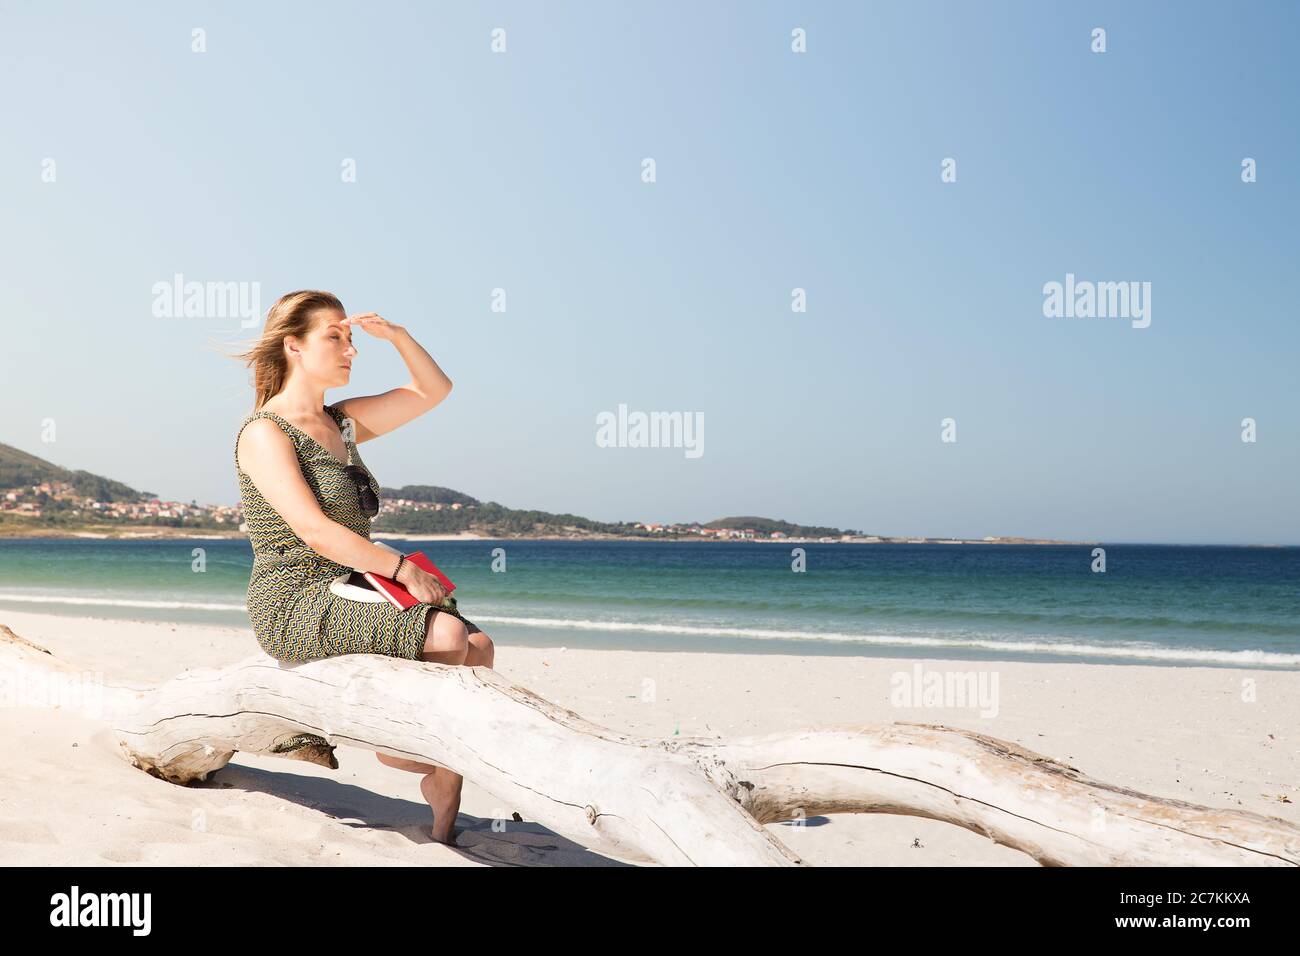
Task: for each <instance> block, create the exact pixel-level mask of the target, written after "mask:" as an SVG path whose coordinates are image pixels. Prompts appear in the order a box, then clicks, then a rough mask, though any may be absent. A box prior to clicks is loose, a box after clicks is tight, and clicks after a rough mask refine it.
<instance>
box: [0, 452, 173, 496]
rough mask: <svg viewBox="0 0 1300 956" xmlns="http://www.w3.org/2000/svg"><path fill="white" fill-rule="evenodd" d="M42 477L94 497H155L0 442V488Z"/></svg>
mask: <svg viewBox="0 0 1300 956" xmlns="http://www.w3.org/2000/svg"><path fill="white" fill-rule="evenodd" d="M45 481H66V482H68V483H69V484H70V485H72V487H73V489H74V490H75V491H76V492H77V494H79V495H85V496H86V497H89V498H94V499H96V500H97V501H104V502H109V501H141V500H147V499H149V498H152V497H155V496H154V495H153V493H152V492H148V491H136V490H135V489H134V488H132V487H130V486H129V485H124V484H122V482H120V481H113V480H112V479H110V478H104V477H103V476H101V475H95V474H92V473H91V472H88V471H82V470H80V469H78V470H77V471H72V470H69V469H67V468H63V467H61V466H59V465H55V464H52V463H51V462H48V461H46V460H45V459H44V458H37V457H36V456H35V455H32V454H28V453H27V452H25V451H22V450H21V449H18V448H14V447H13V446H12V445H6V444H4V443H3V442H0V489H4V488H17V487H20V486H23V485H39V484H41V483H42V482H45Z"/></svg>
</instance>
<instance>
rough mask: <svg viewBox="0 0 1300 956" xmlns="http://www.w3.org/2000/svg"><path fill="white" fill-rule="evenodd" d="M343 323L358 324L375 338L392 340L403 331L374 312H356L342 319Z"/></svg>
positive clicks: (400, 327)
mask: <svg viewBox="0 0 1300 956" xmlns="http://www.w3.org/2000/svg"><path fill="white" fill-rule="evenodd" d="M343 324H344V325H359V326H361V327H362V328H363V329H365V330H366V331H367V332H369V333H370V334H371V335H373V336H374V337H375V338H377V339H384V340H385V341H387V342H391V341H393V339H395V338H397V336H398V334H399V333H400V332H402V331H403V329H402V326H400V325H393V323H391V322H389V321H388V320H387V319H385V318H384V317H383V316H381V315H379V314H378V313H376V312H358V313H357V314H356V315H349V316H348V317H347V318H346V319H344V320H343Z"/></svg>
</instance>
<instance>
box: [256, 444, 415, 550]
mask: <svg viewBox="0 0 1300 956" xmlns="http://www.w3.org/2000/svg"><path fill="white" fill-rule="evenodd" d="M236 457H237V463H238V465H239V469H240V471H242V472H244V474H246V475H248V477H249V478H250V479H251V480H252V482H253V484H254V485H255V486H256V487H257V490H258V491H259V492H261V494H262V497H263V498H265V499H266V503H267V504H269V505H270V506H271V507H272V508H274V509H275V510H276V511H277V512H278V513H279V515H280V517H282V518H284V520H285V522H286V523H287V524H288V525H289V527H290V528H291V529H292V530H293V533H294V534H296V535H297V536H298V537H299V538H301V539H302V540H303V542H304V543H305V544H306V545H307V547H309V548H311V549H312V550H313V551H315V552H316V553H317V554H319V555H321V556H322V557H325V558H328V559H329V560H331V561H337V562H338V563H339V564H341V565H343V566H344V567H348V568H356V569H357V570H359V571H373V572H375V573H376V574H382V575H385V576H387V575H390V574H392V573H393V567H394V566H395V565H396V564H397V559H396V558H395V557H394V556H393V553H392V552H391V551H388V550H386V549H384V548H381V547H379V545H377V544H372V543H371V542H370V541H369V540H367V539H366V538H363V537H362V536H361V535H359V534H357V533H356V532H355V531H352V530H351V529H350V528H346V527H344V526H343V525H341V524H339V523H338V522H337V521H334V520H332V519H331V518H330V517H329V516H328V515H326V514H325V512H324V511H322V510H321V507H320V502H318V501H317V500H316V496H315V495H314V494H313V493H312V490H311V488H310V487H308V485H307V482H306V480H305V479H304V478H303V476H302V469H301V468H300V467H299V465H298V454H297V452H296V451H295V449H294V447H293V442H292V441H290V440H289V436H288V435H286V434H285V433H284V432H283V431H282V430H281V429H280V427H279V426H278V425H276V424H275V422H273V421H270V420H269V419H266V418H258V419H255V420H254V421H251V422H249V423H248V424H247V425H245V426H244V430H243V431H242V432H241V433H240V435H239V446H238V451H237V453H236Z"/></svg>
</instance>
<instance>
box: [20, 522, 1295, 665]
mask: <svg viewBox="0 0 1300 956" xmlns="http://www.w3.org/2000/svg"><path fill="white" fill-rule="evenodd" d="M377 537H378V536H377ZM388 543H391V544H393V545H394V546H396V547H400V548H402V549H403V550H406V551H413V550H416V549H417V548H418V549H422V550H424V551H425V552H426V553H427V554H429V555H430V556H431V557H432V558H433V560H434V561H435V562H436V563H437V564H438V565H439V567H441V568H442V569H443V570H444V571H446V572H447V574H448V575H449V576H450V577H451V579H452V580H453V581H455V582H456V584H457V591H456V596H457V599H458V601H459V603H460V607H461V610H462V611H463V612H464V613H465V614H466V616H467V617H469V618H470V619H471V620H473V621H475V622H476V623H477V624H479V625H480V626H482V627H483V629H484V630H486V631H488V632H489V633H491V634H492V636H493V637H494V638H495V639H496V641H497V643H498V644H501V645H509V644H529V645H535V646H547V647H554V646H568V647H613V648H628V649H640V650H708V651H723V652H728V651H742V652H747V653H754V652H778V653H799V654H858V655H870V656H880V657H903V656H907V657H917V656H920V657H933V658H937V657H943V658H957V659H1016V660H1067V659H1068V660H1087V661H1096V662H1108V663H1141V664H1152V663H1166V664H1180V665H1186V664H1209V665H1238V666H1252V667H1257V666H1269V667H1287V668H1294V667H1297V666H1300V590H1297V584H1298V583H1300V548H1231V547H1180V546H1153V545H1109V546H1107V547H1106V562H1107V570H1106V572H1105V573H1093V572H1092V571H1091V570H1090V567H1091V564H1092V554H1091V552H1092V547H1091V546H1086V545H1079V546H1072V545H1061V546H1056V545H1051V546H1043V545H1023V546H1021V545H855V544H804V545H800V546H799V547H802V548H803V549H804V551H805V552H806V555H807V570H806V571H804V572H802V573H796V572H793V571H792V570H791V561H792V558H791V550H792V546H791V545H790V544H776V543H759V542H735V543H717V542H710V543H704V542H698V543H695V542H692V543H670V542H623V541H600V542H585V541H486V540H485V541H454V542H448V541H428V542H418V541H395V540H394V541H390V542H388ZM495 548H503V549H504V550H505V568H506V569H505V571H504V572H494V571H493V570H492V567H491V566H492V561H493V549H495ZM195 549H202V559H203V560H202V564H201V565H200V564H199V563H198V561H197V559H196V557H195V554H194V552H195ZM200 566H201V568H202V569H201V570H200V569H199V568H200ZM251 566H252V551H251V549H250V547H249V544H248V542H247V541H244V540H210V539H173V540H168V541H160V540H135V541H108V540H96V539H81V538H73V539H25V540H20V539H10V540H3V541H0V621H3V610H4V609H6V608H9V609H14V610H22V611H29V612H48V613H59V614H73V615H84V616H94V617H117V618H132V619H145V620H170V621H186V622H189V621H197V622H204V623H217V624H226V625H236V626H241V627H246V626H248V621H247V617H246V615H245V611H244V592H245V588H246V587H247V585H248V575H249V571H250V568H251ZM250 640H251V637H250Z"/></svg>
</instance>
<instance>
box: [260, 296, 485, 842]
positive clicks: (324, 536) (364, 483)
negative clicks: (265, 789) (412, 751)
mask: <svg viewBox="0 0 1300 956" xmlns="http://www.w3.org/2000/svg"><path fill="white" fill-rule="evenodd" d="M357 327H360V328H361V329H363V330H364V331H365V332H367V333H368V334H369V335H372V336H374V337H375V338H377V339H382V340H383V341H385V342H391V343H392V344H393V346H394V347H395V348H396V349H397V351H398V354H400V355H401V356H402V359H403V360H404V361H405V362H406V367H407V368H408V369H410V372H411V381H410V382H408V383H407V384H405V385H402V386H399V387H398V388H394V389H391V390H389V391H387V392H384V393H383V394H380V395H366V396H362V397H357V398H348V399H343V400H342V401H338V402H335V403H334V404H333V405H329V406H327V405H325V404H324V395H325V390H326V389H329V388H338V387H341V386H344V385H346V384H347V383H348V379H349V377H350V376H351V374H352V364H353V361H354V360H355V358H356V356H357V348H356V346H355V345H354V344H353V342H352V331H353V329H354V328H357ZM238 357H239V358H241V359H243V360H245V361H246V362H247V364H248V365H249V366H250V367H251V368H252V369H253V371H254V388H255V389H256V400H255V402H254V406H253V407H254V411H253V413H252V414H251V415H249V416H248V417H247V418H245V419H244V421H243V423H242V424H241V425H240V428H239V433H238V435H237V436H236V439H235V472H236V474H237V475H238V478H239V488H240V495H241V497H242V499H243V505H244V519H245V521H246V522H247V525H248V536H249V539H250V541H251V543H252V546H253V572H252V575H251V577H250V578H249V582H248V614H249V619H250V620H251V622H252V625H253V633H254V635H255V636H256V637H257V642H258V644H260V645H261V647H262V649H263V650H265V651H266V652H267V653H268V654H270V655H271V656H272V657H275V658H278V659H280V660H286V661H304V660H312V659H315V658H320V657H331V656H334V655H337V654H387V655H390V656H393V657H402V658H408V659H411V660H421V661H436V662H438V663H441V664H464V665H466V666H469V667H474V666H483V667H491V666H492V664H493V659H494V650H493V645H492V640H491V638H489V637H488V636H487V635H486V634H484V633H483V632H482V631H481V630H480V629H479V628H478V627H476V626H475V625H474V624H473V623H472V622H470V621H467V620H465V618H463V617H462V616H461V614H460V612H459V610H457V608H456V602H455V598H452V597H450V596H448V595H447V594H446V593H445V592H444V591H443V589H442V588H441V586H440V585H439V584H438V581H437V579H436V578H435V577H433V575H431V574H429V573H428V572H427V571H425V570H424V569H422V568H420V567H419V566H417V565H415V564H412V563H411V562H410V561H403V560H400V559H399V558H398V557H395V556H394V554H393V552H392V551H389V550H387V549H385V548H382V547H380V546H378V545H376V544H372V543H371V541H370V519H371V518H373V517H374V516H375V515H376V514H377V513H378V511H379V502H378V495H379V484H378V482H376V481H375V479H374V476H373V475H371V473H370V470H369V469H368V468H366V467H365V465H364V464H363V463H362V461H361V457H360V455H359V454H358V453H357V449H356V446H357V445H358V444H360V443H361V442H366V441H369V440H370V439H372V438H377V437H379V436H380V435H384V434H387V433H388V432H391V431H392V430H393V429H395V428H397V427H399V426H401V425H404V424H406V423H407V422H409V421H411V420H412V419H414V418H416V417H418V416H420V415H423V414H424V413H425V412H427V411H429V410H430V409H431V408H433V407H434V406H435V405H437V404H438V403H439V402H441V401H442V400H443V399H444V398H446V397H447V394H448V393H449V392H450V391H451V380H450V379H448V378H447V376H446V375H445V374H443V371H442V369H440V368H439V367H438V364H437V363H436V362H435V361H434V360H433V359H432V358H431V357H430V356H429V354H428V353H427V352H426V351H425V350H424V349H423V348H421V347H420V345H419V343H417V342H416V341H415V339H413V338H412V337H411V335H410V333H409V332H407V330H406V329H405V328H403V327H402V326H400V325H393V324H392V323H390V322H388V321H386V320H385V319H383V318H380V317H379V316H378V315H376V314H375V313H373V312H367V313H364V314H361V315H353V316H348V315H346V314H345V312H344V310H343V305H342V303H340V302H339V300H338V299H337V298H336V297H335V296H333V295H331V294H330V293H328V292H317V291H302V292H291V293H289V294H288V295H285V296H283V297H281V298H280V300H279V301H278V302H276V303H275V305H274V306H272V307H271V310H270V311H269V312H268V313H267V316H266V327H265V328H264V329H263V332H262V336H261V338H260V339H259V340H258V342H257V343H256V344H255V345H254V346H253V347H252V348H251V349H250V350H248V351H247V352H244V353H242V354H241V355H239V356H238ZM351 569H356V570H360V571H372V572H375V573H377V574H382V575H385V576H387V577H392V576H393V575H394V574H396V576H397V580H398V581H399V582H400V583H401V584H402V585H403V586H404V587H406V589H407V590H408V591H410V592H411V594H412V595H414V596H415V597H416V598H417V599H418V600H419V601H420V602H421V603H420V604H417V605H415V606H414V607H411V608H409V609H407V610H405V611H399V610H397V609H396V608H395V607H393V606H392V605H391V604H389V603H388V602H387V601H381V602H377V603H366V602H358V601H353V600H350V599H348V598H345V597H341V596H339V595H337V594H335V593H333V592H332V591H331V590H330V587H329V586H330V582H331V581H332V580H333V579H334V578H335V577H337V576H338V575H340V574H343V573H346V572H348V571H349V570H351ZM295 741H297V742H298V746H308V745H312V744H316V745H319V744H323V743H324V741H322V740H321V739H320V738H318V737H315V736H314V735H300V737H298V738H295ZM291 749H297V748H296V747H292V748H291ZM375 756H377V757H378V758H379V760H380V762H381V763H385V764H387V765H388V766H390V767H397V768H400V769H402V770H410V771H413V772H416V773H422V774H424V775H425V776H424V779H423V780H421V781H420V791H421V793H423V795H424V798H425V800H427V801H428V802H429V806H430V807H431V808H432V809H433V817H434V826H433V828H432V831H431V833H432V836H433V839H434V840H436V841H438V842H440V843H451V842H453V833H452V826H453V824H454V823H455V821H456V814H457V812H458V811H459V809H460V791H461V783H462V780H463V778H462V777H461V776H460V775H459V774H456V773H453V772H452V771H451V770H449V769H447V768H446V767H439V766H436V765H434V764H427V763H419V762H416V761H414V760H402V759H399V758H397V757H389V756H387V755H386V754H376V755H375Z"/></svg>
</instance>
